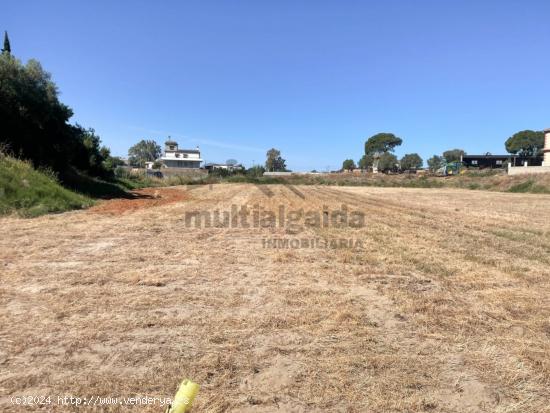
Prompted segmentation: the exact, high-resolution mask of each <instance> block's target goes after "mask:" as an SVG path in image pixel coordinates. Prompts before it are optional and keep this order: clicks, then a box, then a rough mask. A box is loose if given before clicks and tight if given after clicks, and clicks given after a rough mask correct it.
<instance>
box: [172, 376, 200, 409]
mask: <svg viewBox="0 0 550 413" xmlns="http://www.w3.org/2000/svg"><path fill="white" fill-rule="evenodd" d="M199 389H200V386H199V385H198V384H197V383H193V382H192V381H191V380H187V379H186V380H184V381H182V382H181V384H180V387H179V389H178V391H177V393H176V395H175V396H174V402H173V404H172V408H171V409H170V413H187V412H189V411H191V407H193V400H195V397H196V396H197V393H198V392H199Z"/></svg>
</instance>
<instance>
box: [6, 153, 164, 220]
mask: <svg viewBox="0 0 550 413" xmlns="http://www.w3.org/2000/svg"><path fill="white" fill-rule="evenodd" d="M154 185H158V183H157V182H152V181H150V180H147V179H135V180H132V179H127V178H121V179H116V180H112V181H105V180H101V179H97V178H92V177H89V176H86V175H84V174H81V173H78V172H73V173H72V174H69V175H67V176H66V178H65V181H64V183H63V185H62V184H61V183H60V182H59V180H58V179H57V177H56V175H55V174H54V173H52V172H51V171H49V170H37V169H34V168H33V167H32V165H31V164H30V163H29V162H26V161H23V160H19V159H16V158H13V157H10V156H6V155H4V154H2V153H0V215H7V214H12V213H16V214H17V215H19V216H23V217H36V216H39V215H43V214H47V213H55V212H64V211H70V210H74V209H81V208H87V207H89V206H91V205H93V204H94V203H95V201H96V200H97V199H108V198H130V197H132V194H131V193H130V192H129V190H132V189H137V188H142V187H145V186H154Z"/></svg>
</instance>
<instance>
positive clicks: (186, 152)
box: [160, 139, 202, 169]
mask: <svg viewBox="0 0 550 413" xmlns="http://www.w3.org/2000/svg"><path fill="white" fill-rule="evenodd" d="M160 161H161V162H162V164H163V165H164V166H165V167H166V168H186V169H199V168H200V167H201V162H202V159H201V152H200V150H199V147H198V146H197V148H196V149H179V148H178V143H177V142H176V141H173V140H171V139H168V140H167V141H166V142H165V143H164V156H162V157H161V158H160Z"/></svg>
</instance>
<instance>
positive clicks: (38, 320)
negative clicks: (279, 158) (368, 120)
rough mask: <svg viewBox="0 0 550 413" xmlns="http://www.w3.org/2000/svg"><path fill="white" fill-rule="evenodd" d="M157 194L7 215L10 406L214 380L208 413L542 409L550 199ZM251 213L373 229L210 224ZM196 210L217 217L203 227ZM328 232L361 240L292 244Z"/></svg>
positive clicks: (214, 190) (223, 191)
mask: <svg viewBox="0 0 550 413" xmlns="http://www.w3.org/2000/svg"><path fill="white" fill-rule="evenodd" d="M165 191H167V192H165ZM148 195H149V196H151V197H150V198H149V197H147V198H146V199H145V200H144V199H143V198H142V199H140V198H136V199H134V200H124V201H108V202H106V203H105V204H103V205H100V206H98V207H97V208H96V209H93V210H89V211H81V212H75V213H68V214H62V215H55V216H47V217H41V218H37V219H32V220H21V219H13V218H9V219H2V220H0V221H1V223H2V225H3V228H4V229H5V233H6V234H9V237H3V238H0V259H1V264H0V265H1V266H2V267H1V268H2V269H3V270H2V285H1V287H0V303H1V307H0V309H1V310H0V326H2V327H0V366H2V369H1V370H0V407H1V408H2V410H4V411H22V410H21V409H17V407H16V406H13V405H11V404H10V402H9V396H14V395H23V394H26V395H35V394H42V395H46V394H50V395H60V394H63V395H75V396H84V395H97V396H102V397H105V396H111V397H113V396H134V395H148V396H157V397H171V396H172V395H173V391H174V389H175V386H176V385H177V383H178V381H179V380H180V379H182V378H184V377H189V378H193V379H194V380H195V381H197V382H199V383H200V384H201V386H202V388H201V392H200V396H199V398H198V400H197V402H196V406H195V410H194V411H197V412H201V411H205V412H223V411H235V412H278V411H280V412H321V411H333V412H365V411H369V412H424V411H426V412H533V413H534V412H537V413H538V412H544V411H548V407H547V405H548V403H547V401H548V399H549V396H550V394H549V391H548V388H549V384H550V366H549V361H548V360H549V357H548V355H549V354H550V344H549V339H550V321H549V320H550V302H549V295H548V291H549V289H548V287H550V286H549V275H550V270H549V266H548V262H549V260H550V236H549V234H550V208H548V207H547V206H548V205H549V202H550V197H548V196H544V195H514V194H496V193H495V194H492V193H491V194H489V193H483V192H476V191H453V190H433V189H432V190H411V189H409V190H404V189H385V188H331V187H282V186H254V185H213V186H201V187H199V186H195V187H191V186H190V187H187V188H185V187H181V188H171V189H169V190H161V191H159V192H157V193H156V195H155V194H154V193H153V194H148ZM165 201H166V202H165ZM242 205H247V206H248V208H249V209H250V211H251V212H250V221H252V215H253V212H252V211H254V210H257V211H271V212H272V213H274V214H277V213H278V212H279V211H280V208H281V207H283V208H284V210H285V212H286V213H289V212H292V211H299V210H300V209H302V210H303V211H318V212H319V213H320V214H321V215H322V211H323V210H327V211H335V210H337V209H339V208H341V207H342V205H345V206H346V207H347V208H348V209H349V210H350V211H351V210H353V211H361V212H364V213H365V214H366V221H365V222H366V224H365V226H363V227H360V228H349V227H346V228H333V227H328V228H306V229H301V230H298V231H295V229H296V228H294V227H291V226H290V225H288V224H285V225H283V226H276V227H275V228H254V227H253V225H252V223H251V222H249V226H248V227H245V226H243V225H241V224H239V225H235V226H234V227H231V225H229V228H227V227H226V228H223V227H220V226H216V225H215V217H216V215H215V214H216V211H217V213H218V215H217V216H218V217H219V218H220V219H222V221H223V216H224V212H231V211H232V208H240V207H241V206H242ZM121 208H122V209H123V211H122V210H121ZM195 212H197V213H198V215H199V216H201V217H202V218H201V219H206V218H205V217H209V218H210V219H212V225H205V224H204V222H205V221H202V224H201V225H200V226H199V227H198V228H196V227H195V225H194V223H195V221H193V220H189V216H191V215H193V213H195ZM201 214H202V215H201ZM188 221H189V222H188ZM230 224H231V219H230ZM293 229H294V230H293ZM316 238H319V239H329V240H331V239H335V240H342V239H344V240H348V241H349V240H352V241H355V240H360V244H359V245H356V244H350V245H353V246H352V247H350V248H347V247H343V248H331V247H329V248H325V247H322V246H317V247H315V248H312V247H300V248H293V247H292V246H291V245H292V242H295V241H296V240H298V242H300V243H301V242H302V241H303V240H312V239H316ZM279 240H282V241H279ZM285 240H287V242H288V244H287V245H288V246H287V247H283V248H277V247H276V246H277V245H278V244H277V243H278V242H282V243H283V244H284V241H285ZM128 409H130V410H131V408H129V407H127V406H126V407H124V408H122V407H120V406H119V405H104V406H100V407H99V406H96V407H95V408H89V407H88V408H87V409H85V410H84V411H126V410H128ZM133 409H134V410H135V411H144V412H149V411H151V412H158V411H162V410H163V409H162V408H161V407H160V406H159V405H155V406H154V405H149V406H139V407H134V408H133ZM545 409H546V410H545ZM73 410H74V411H77V410H78V411H83V407H80V408H74V409H73ZM45 411H71V408H70V406H49V407H48V408H47V409H46V410H45Z"/></svg>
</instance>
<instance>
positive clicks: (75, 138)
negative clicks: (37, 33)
mask: <svg viewBox="0 0 550 413" xmlns="http://www.w3.org/2000/svg"><path fill="white" fill-rule="evenodd" d="M6 39H7V37H6ZM8 50H9V40H8V41H7V42H6V44H5V45H4V53H1V54H0V146H2V147H4V148H7V150H8V151H9V152H11V153H12V154H14V155H15V156H18V157H20V158H23V159H27V160H29V161H31V162H32V163H33V165H34V166H35V167H46V168H50V169H52V170H54V171H55V172H57V173H58V176H59V178H60V179H61V180H62V181H64V180H65V178H67V177H68V176H69V175H72V172H73V170H74V169H77V170H80V171H84V172H86V173H88V174H91V175H96V176H101V175H104V174H105V173H106V172H107V171H105V169H104V168H103V166H102V165H103V157H102V156H101V154H100V153H99V149H100V145H99V142H100V139H99V137H98V136H97V135H95V133H94V132H93V130H90V129H85V128H83V127H81V126H80V125H71V124H70V123H69V120H70V118H71V117H72V115H73V111H72V110H71V109H70V108H69V107H68V106H66V105H65V104H63V103H62V102H60V100H59V97H58V95H59V93H58V89H57V85H56V84H55V83H54V82H53V81H52V79H51V75H50V74H49V73H48V72H46V71H45V70H44V69H43V68H42V65H41V64H40V63H39V62H38V61H36V60H32V59H31V60H29V61H28V62H27V63H26V64H22V63H21V61H20V60H19V59H17V58H14V57H13V56H12V55H11V54H9V53H8Z"/></svg>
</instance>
